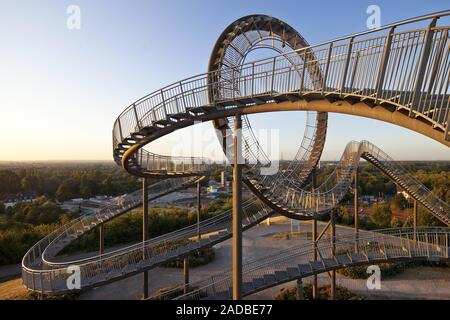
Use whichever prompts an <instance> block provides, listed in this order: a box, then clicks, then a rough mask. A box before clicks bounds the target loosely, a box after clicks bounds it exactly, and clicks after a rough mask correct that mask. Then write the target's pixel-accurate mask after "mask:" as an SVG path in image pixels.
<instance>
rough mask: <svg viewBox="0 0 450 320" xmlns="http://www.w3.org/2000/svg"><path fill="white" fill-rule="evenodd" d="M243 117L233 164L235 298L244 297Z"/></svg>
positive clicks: (237, 130) (236, 130) (237, 124)
mask: <svg viewBox="0 0 450 320" xmlns="http://www.w3.org/2000/svg"><path fill="white" fill-rule="evenodd" d="M241 129H242V119H241V115H239V114H238V115H236V118H235V121H234V137H233V139H234V141H233V142H234V143H233V147H234V155H233V156H234V164H233V223H232V228H233V300H240V299H241V298H242V208H241V205H242V166H241V165H242V161H241V159H240V158H241V153H242V140H241V139H242V137H241Z"/></svg>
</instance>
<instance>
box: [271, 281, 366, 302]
mask: <svg viewBox="0 0 450 320" xmlns="http://www.w3.org/2000/svg"><path fill="white" fill-rule="evenodd" d="M330 294H331V287H330V286H329V285H328V286H322V287H319V295H318V297H317V298H318V300H329V299H330V296H331V295H330ZM303 295H304V298H305V300H312V285H311V284H307V285H305V286H303ZM274 299H275V300H297V286H293V287H289V288H283V289H281V290H280V292H279V293H277V294H276V295H275V297H274ZM363 299H364V298H363V297H361V296H358V295H357V294H355V293H353V292H351V291H350V290H348V289H347V288H344V287H341V286H338V285H337V286H336V300H363Z"/></svg>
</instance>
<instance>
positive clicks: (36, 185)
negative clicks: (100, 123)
mask: <svg viewBox="0 0 450 320" xmlns="http://www.w3.org/2000/svg"><path fill="white" fill-rule="evenodd" d="M138 188H139V180H138V179H137V178H136V177H134V176H131V175H129V174H127V173H126V172H125V171H124V170H123V169H121V168H120V167H118V166H117V165H115V164H114V163H113V162H110V163H109V162H105V163H66V164H65V163H57V164H55V163H49V164H47V165H42V164H40V165H30V166H25V165H24V166H11V167H9V168H8V167H7V166H5V165H3V166H1V169H0V201H2V200H3V201H4V200H6V199H7V198H9V197H13V196H15V195H17V194H19V193H21V192H34V193H36V194H37V195H38V196H41V195H44V196H46V197H47V198H48V199H52V200H58V201H65V200H68V199H71V198H78V197H82V198H89V197H92V196H95V195H100V194H105V195H110V196H115V195H119V194H123V193H127V192H131V191H134V190H136V189H138Z"/></svg>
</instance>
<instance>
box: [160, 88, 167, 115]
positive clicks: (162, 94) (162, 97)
mask: <svg viewBox="0 0 450 320" xmlns="http://www.w3.org/2000/svg"><path fill="white" fill-rule="evenodd" d="M161 99H162V104H163V108H164V118H166V117H167V108H166V100H165V99H164V91H163V90H162V89H161Z"/></svg>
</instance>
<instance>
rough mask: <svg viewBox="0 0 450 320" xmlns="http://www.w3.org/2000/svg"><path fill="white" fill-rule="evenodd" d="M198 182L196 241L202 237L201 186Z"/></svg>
mask: <svg viewBox="0 0 450 320" xmlns="http://www.w3.org/2000/svg"><path fill="white" fill-rule="evenodd" d="M200 181H201V180H198V181H197V240H198V241H200V239H201V238H202V235H201V234H200V214H201V210H202V199H201V192H202V189H201V185H200Z"/></svg>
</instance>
